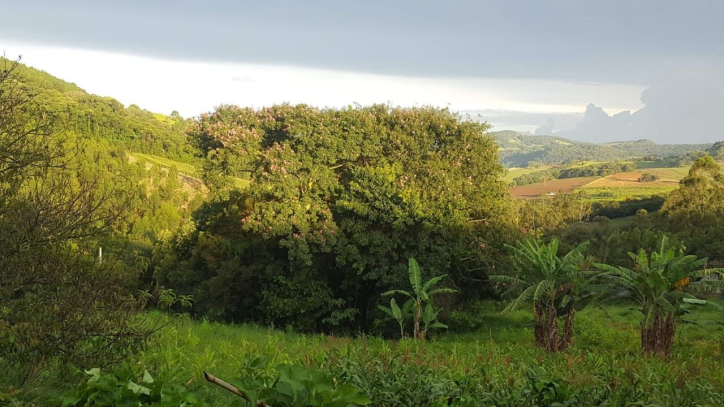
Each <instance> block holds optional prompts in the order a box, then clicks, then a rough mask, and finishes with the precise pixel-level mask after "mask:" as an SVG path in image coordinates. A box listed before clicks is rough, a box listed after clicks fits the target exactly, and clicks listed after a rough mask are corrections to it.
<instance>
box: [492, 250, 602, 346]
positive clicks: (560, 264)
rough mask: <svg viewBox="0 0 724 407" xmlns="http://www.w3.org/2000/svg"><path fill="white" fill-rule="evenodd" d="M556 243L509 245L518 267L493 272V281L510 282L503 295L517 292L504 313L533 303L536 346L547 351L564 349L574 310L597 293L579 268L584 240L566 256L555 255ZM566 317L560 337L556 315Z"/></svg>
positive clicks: (582, 269)
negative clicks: (508, 272) (505, 272)
mask: <svg viewBox="0 0 724 407" xmlns="http://www.w3.org/2000/svg"><path fill="white" fill-rule="evenodd" d="M558 246H559V242H558V240H557V239H554V240H553V241H551V242H550V243H549V244H544V243H541V242H540V241H538V240H536V239H530V238H529V239H526V240H524V241H522V242H518V245H517V247H513V246H508V247H509V248H510V249H511V250H512V251H513V254H514V257H515V260H516V266H517V273H516V274H515V275H493V276H490V277H489V279H490V281H492V282H495V283H499V284H503V286H507V285H510V288H509V289H508V290H507V291H506V293H505V294H504V295H511V294H512V295H516V297H515V299H514V300H513V301H511V302H510V303H509V304H508V306H506V308H505V309H504V310H503V312H506V311H511V310H515V309H519V308H521V307H523V306H524V305H529V304H532V305H533V316H534V318H535V330H534V332H535V342H536V345H537V346H539V347H541V348H544V349H545V350H547V351H549V352H555V351H558V350H564V349H566V348H567V347H568V346H569V345H570V344H571V342H572V340H573V323H574V316H575V311H576V309H580V308H582V307H583V306H585V304H586V303H587V302H589V301H590V300H591V299H592V298H593V297H594V294H595V293H596V290H594V289H593V287H592V286H591V285H592V280H591V278H590V273H588V272H587V271H586V270H585V267H581V265H582V264H585V263H586V262H587V260H586V258H585V257H584V256H583V252H584V251H585V249H586V246H587V242H584V243H582V244H581V245H579V246H578V247H576V248H575V249H573V250H572V251H570V252H569V253H567V254H566V255H565V256H562V257H561V256H559V255H558ZM562 316H565V317H566V320H565V325H564V329H563V335H562V336H560V338H559V332H558V318H559V317H562Z"/></svg>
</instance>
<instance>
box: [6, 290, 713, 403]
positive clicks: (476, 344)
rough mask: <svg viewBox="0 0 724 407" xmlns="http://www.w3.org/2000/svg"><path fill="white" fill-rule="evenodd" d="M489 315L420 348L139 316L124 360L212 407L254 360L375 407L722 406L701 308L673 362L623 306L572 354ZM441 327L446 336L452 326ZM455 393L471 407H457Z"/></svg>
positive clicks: (49, 389) (227, 398) (473, 317)
mask: <svg viewBox="0 0 724 407" xmlns="http://www.w3.org/2000/svg"><path fill="white" fill-rule="evenodd" d="M500 309H501V305H500V304H496V303H492V302H489V303H483V304H481V305H480V306H479V307H477V308H476V310H477V312H470V313H469V314H468V316H467V317H466V318H464V319H463V320H464V321H466V323H467V324H471V323H473V322H474V324H475V325H476V326H477V330H475V331H474V332H472V333H460V334H458V333H454V332H453V333H446V334H444V335H442V336H438V337H434V338H432V340H430V341H428V342H427V343H418V342H415V341H412V340H404V341H394V340H384V339H381V338H376V337H358V338H349V337H336V336H327V335H301V334H295V333H291V332H285V331H278V330H273V329H268V328H263V327H253V326H238V325H224V324H218V323H211V322H207V321H192V320H190V319H189V318H186V317H172V318H169V317H167V316H165V315H162V314H151V317H152V318H155V319H160V320H162V321H166V323H167V325H166V326H165V327H164V328H163V329H162V330H161V331H160V332H158V333H157V334H156V336H155V337H154V339H153V341H152V343H151V344H150V345H149V346H148V348H147V349H146V350H145V351H144V352H143V353H142V354H140V355H138V356H137V357H135V366H136V367H137V368H138V369H139V371H140V372H142V369H148V370H149V371H150V372H151V373H152V375H153V376H154V377H155V378H157V379H160V380H163V381H166V382H171V383H178V384H183V385H185V386H186V387H188V388H189V389H191V390H193V391H194V392H196V393H197V395H198V396H199V397H201V398H203V399H205V400H206V401H207V402H209V403H210V404H211V405H218V406H222V405H223V406H225V405H232V402H233V401H234V400H235V399H234V396H232V395H230V394H229V393H227V392H225V391H223V390H221V389H218V388H216V387H214V386H212V385H211V384H209V383H206V382H205V381H204V380H203V377H202V372H203V371H208V372H211V373H213V374H215V375H216V376H218V377H220V378H222V379H225V380H227V381H231V382H235V381H236V380H237V379H239V378H240V377H242V376H244V375H248V374H251V373H250V371H249V368H248V367H249V364H250V363H251V361H252V360H254V359H255V358H256V357H258V356H262V355H264V356H266V357H268V361H267V362H266V363H265V365H264V366H266V367H264V369H266V370H273V369H274V367H273V366H275V365H277V364H301V365H304V366H306V367H307V368H310V369H314V370H319V371H322V372H325V373H326V374H327V375H329V376H331V377H333V378H334V380H338V381H346V382H349V383H352V384H353V385H355V386H356V387H358V388H359V389H361V390H362V391H363V392H364V393H365V394H366V395H368V396H369V397H370V398H371V399H372V400H373V405H376V406H377V405H380V406H384V405H406V406H423V405H432V406H442V405H448V404H447V403H448V402H450V400H453V399H454V400H457V404H455V405H464V406H468V405H469V406H474V405H481V404H476V403H478V402H479V401H480V400H486V402H487V403H488V404H487V405H511V406H513V405H516V406H517V405H525V406H527V405H543V406H554V405H629V404H633V403H640V405H677V406H679V405H680V406H688V405H691V406H693V405H712V406H714V405H721V404H718V403H724V398H722V394H724V369H721V366H722V363H724V356H723V353H722V347H723V346H724V326H722V325H721V323H722V322H723V320H722V313H721V311H718V310H716V309H713V308H702V310H701V311H699V312H696V313H694V314H692V316H691V317H690V318H691V319H692V320H693V321H714V322H716V323H717V325H707V326H703V325H702V326H700V325H695V324H692V323H689V324H680V325H679V329H678V332H677V335H678V336H677V341H676V345H675V350H674V355H673V356H672V357H671V358H670V359H669V360H659V359H656V358H652V357H648V356H642V355H641V353H640V351H639V340H638V322H639V318H640V314H639V313H638V312H637V311H636V309H635V307H634V306H633V305H631V306H628V305H619V306H612V307H607V308H604V309H600V308H593V307H589V308H588V309H585V310H583V311H581V312H579V313H578V314H577V316H576V331H575V347H574V348H573V349H571V350H570V351H568V352H565V353H558V354H545V353H544V352H542V351H540V350H539V349H537V348H535V347H534V345H533V333H532V327H531V324H530V321H531V319H532V315H531V313H530V312H528V311H518V312H513V313H510V314H504V315H501V314H500V312H499V310H500ZM471 321H472V322H471ZM390 324H391V326H392V325H394V324H393V323H392V322H390ZM449 324H450V327H451V329H456V328H459V325H460V322H457V323H456V322H454V321H453V322H449ZM75 377H78V376H75ZM76 380H77V379H76ZM71 382H72V381H71ZM68 385H69V383H68V379H67V378H65V379H63V378H61V377H60V376H59V375H57V374H47V375H44V376H42V378H41V379H39V380H38V381H36V382H34V383H32V386H29V387H26V388H24V389H23V392H24V396H23V398H24V399H26V400H29V401H32V400H35V401H36V402H38V403H42V402H43V399H51V398H53V397H57V396H58V395H59V394H60V393H62V392H63V390H64V389H65V388H67V386H68ZM1 389H2V388H1V387H0V390H1ZM554 390H555V391H554ZM549 391H550V392H551V393H550V394H549V393H548V392H549ZM464 394H467V396H466V397H468V400H478V402H476V403H470V404H465V403H462V402H460V400H459V398H461V397H462V396H463V395H464ZM546 394H547V395H546ZM456 397H458V399H456ZM546 397H549V398H546ZM462 398H464V397H462ZM237 401H238V400H237ZM604 401H606V402H610V404H605V403H604ZM555 403H563V404H555ZM39 405H46V404H39Z"/></svg>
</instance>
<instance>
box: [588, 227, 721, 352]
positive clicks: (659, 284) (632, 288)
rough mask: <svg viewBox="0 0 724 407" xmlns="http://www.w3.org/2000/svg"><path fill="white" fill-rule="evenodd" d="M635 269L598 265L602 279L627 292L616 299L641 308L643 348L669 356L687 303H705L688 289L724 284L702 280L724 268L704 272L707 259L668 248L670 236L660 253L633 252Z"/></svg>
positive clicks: (662, 242)
mask: <svg viewBox="0 0 724 407" xmlns="http://www.w3.org/2000/svg"><path fill="white" fill-rule="evenodd" d="M629 256H631V258H632V259H633V260H634V263H635V267H634V268H633V269H628V268H626V267H621V266H618V267H615V266H610V265H607V264H596V267H597V268H599V269H601V270H602V271H603V273H601V274H600V277H601V278H603V279H606V280H608V281H611V282H613V283H614V284H616V285H617V286H619V287H621V288H623V289H624V290H625V291H623V292H621V293H619V294H617V295H616V296H628V297H631V298H633V299H635V300H636V301H637V302H638V303H639V304H640V306H641V309H640V310H641V313H642V318H641V347H642V348H643V349H644V351H645V352H647V353H651V354H654V355H659V356H667V355H668V354H669V353H670V352H671V344H672V342H673V339H674V336H675V334H676V321H677V318H678V317H679V316H681V315H682V314H684V313H685V312H686V310H685V308H684V307H682V306H683V305H684V304H705V303H706V301H703V300H698V299H697V298H696V297H695V296H694V295H693V294H691V293H688V292H686V291H685V290H687V289H690V288H695V287H696V286H700V285H704V284H717V283H719V284H720V283H721V282H720V281H718V280H717V281H702V280H701V278H702V277H704V276H706V275H709V274H713V273H718V272H721V270H720V269H709V270H703V269H702V268H703V267H704V265H705V264H706V259H705V258H704V259H697V258H696V256H691V255H689V256H687V255H685V254H684V253H683V250H679V251H675V250H674V249H673V248H669V247H668V240H667V238H666V236H664V237H662V238H661V240H660V242H659V249H658V251H654V252H652V253H651V255H650V256H649V255H647V254H646V251H645V250H643V249H641V250H640V251H639V252H638V253H632V252H629Z"/></svg>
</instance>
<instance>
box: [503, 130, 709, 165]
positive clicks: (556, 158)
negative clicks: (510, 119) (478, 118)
mask: <svg viewBox="0 0 724 407" xmlns="http://www.w3.org/2000/svg"><path fill="white" fill-rule="evenodd" d="M491 135H492V136H494V137H495V139H496V141H497V142H498V145H499V146H500V159H501V161H502V162H503V164H505V165H506V166H509V167H525V166H527V165H528V164H529V163H531V162H538V163H541V164H565V163H571V162H576V161H615V160H623V159H629V158H634V157H645V156H655V157H680V156H683V155H685V154H687V153H690V152H692V151H706V150H707V149H709V148H711V144H656V143H654V142H653V141H650V140H636V141H622V142H615V143H607V144H593V143H585V142H580V141H574V140H568V139H565V138H562V137H556V136H533V135H524V134H522V133H519V132H515V131H499V132H493V133H491Z"/></svg>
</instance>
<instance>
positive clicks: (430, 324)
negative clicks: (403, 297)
mask: <svg viewBox="0 0 724 407" xmlns="http://www.w3.org/2000/svg"><path fill="white" fill-rule="evenodd" d="M408 302H410V301H408ZM440 311H442V309H435V308H434V307H433V305H432V304H431V303H429V302H428V303H427V305H425V310H424V311H422V324H423V326H424V328H423V330H422V332H420V339H422V340H423V341H424V340H425V335H427V331H428V329H447V325H445V324H443V323H442V322H440V321H438V320H437V315H438V314H439V313H440Z"/></svg>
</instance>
